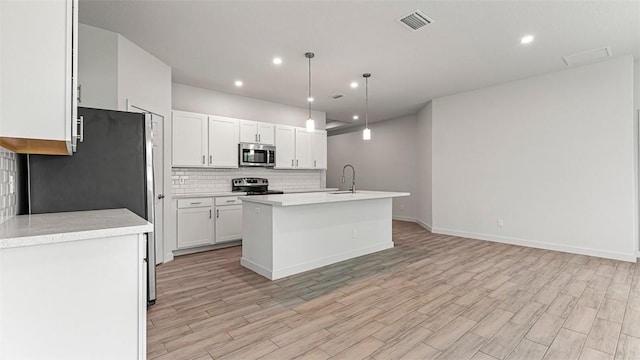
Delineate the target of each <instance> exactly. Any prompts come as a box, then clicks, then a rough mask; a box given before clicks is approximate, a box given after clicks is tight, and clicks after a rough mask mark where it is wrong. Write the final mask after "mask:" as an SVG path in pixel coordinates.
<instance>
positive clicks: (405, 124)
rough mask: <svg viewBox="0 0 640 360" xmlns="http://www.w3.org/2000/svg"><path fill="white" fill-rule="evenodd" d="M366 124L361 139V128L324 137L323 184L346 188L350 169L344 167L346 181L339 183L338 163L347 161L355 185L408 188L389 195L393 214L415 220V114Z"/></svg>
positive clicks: (361, 188) (369, 187) (371, 187)
mask: <svg viewBox="0 0 640 360" xmlns="http://www.w3.org/2000/svg"><path fill="white" fill-rule="evenodd" d="M369 126H370V128H371V140H369V141H364V140H362V131H355V132H350V133H345V134H339V135H331V136H329V137H328V138H327V163H328V164H327V187H337V188H341V189H348V188H349V187H350V184H351V169H347V171H346V182H345V184H342V183H341V178H342V167H343V166H344V165H345V164H351V165H353V166H354V167H355V169H356V189H360V190H380V191H408V192H410V193H411V196H408V197H401V198H394V199H393V216H394V218H397V219H406V220H413V221H415V219H416V217H417V212H418V210H417V207H418V205H417V199H418V195H417V194H416V179H417V175H416V148H417V144H416V139H417V137H416V117H415V115H410V116H405V117H402V118H399V119H393V120H388V121H381V122H376V123H373V124H370V125H369ZM418 156H419V155H418Z"/></svg>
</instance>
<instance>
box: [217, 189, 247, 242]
mask: <svg viewBox="0 0 640 360" xmlns="http://www.w3.org/2000/svg"><path fill="white" fill-rule="evenodd" d="M215 199H216V201H215V202H216V225H215V234H216V238H215V242H216V244H217V243H222V242H226V241H232V240H238V239H242V200H239V199H238V197H237V196H225V197H216V198H215Z"/></svg>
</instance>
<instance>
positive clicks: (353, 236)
mask: <svg viewBox="0 0 640 360" xmlns="http://www.w3.org/2000/svg"><path fill="white" fill-rule="evenodd" d="M351 237H352V238H354V239H355V238H357V237H358V229H353V230H352V231H351Z"/></svg>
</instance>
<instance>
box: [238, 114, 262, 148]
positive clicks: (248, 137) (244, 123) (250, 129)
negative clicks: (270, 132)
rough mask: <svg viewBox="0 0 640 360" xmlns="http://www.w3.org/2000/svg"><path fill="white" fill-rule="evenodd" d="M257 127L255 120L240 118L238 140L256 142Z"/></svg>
mask: <svg viewBox="0 0 640 360" xmlns="http://www.w3.org/2000/svg"><path fill="white" fill-rule="evenodd" d="M257 130H258V128H257V125H256V122H255V121H249V120H240V142H243V143H257V142H258V131H257Z"/></svg>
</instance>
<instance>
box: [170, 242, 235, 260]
mask: <svg viewBox="0 0 640 360" xmlns="http://www.w3.org/2000/svg"><path fill="white" fill-rule="evenodd" d="M238 245H242V240H233V241H229V242H224V243H220V244H213V245H205V246H198V247H192V248H188V249H176V250H173V255H174V256H181V255H189V254H195V253H199V252H203V251H209V250H218V249H224V248H227V247H231V246H238Z"/></svg>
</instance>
